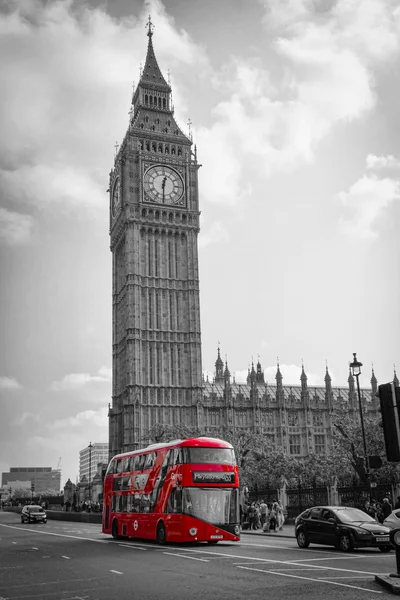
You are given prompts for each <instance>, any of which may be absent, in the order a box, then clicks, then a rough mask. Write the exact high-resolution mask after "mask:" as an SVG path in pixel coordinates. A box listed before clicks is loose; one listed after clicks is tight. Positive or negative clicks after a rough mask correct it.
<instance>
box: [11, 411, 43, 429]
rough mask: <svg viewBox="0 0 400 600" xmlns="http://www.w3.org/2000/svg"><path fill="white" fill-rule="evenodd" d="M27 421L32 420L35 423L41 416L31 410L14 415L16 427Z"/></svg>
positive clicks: (39, 420) (38, 421)
mask: <svg viewBox="0 0 400 600" xmlns="http://www.w3.org/2000/svg"><path fill="white" fill-rule="evenodd" d="M29 421H33V422H35V423H40V422H41V416H40V415H39V414H38V413H35V414H33V413H31V412H28V411H24V412H23V413H22V414H21V415H19V416H18V417H16V419H15V421H14V424H15V425H17V426H18V427H21V426H22V425H24V424H25V423H28V422H29Z"/></svg>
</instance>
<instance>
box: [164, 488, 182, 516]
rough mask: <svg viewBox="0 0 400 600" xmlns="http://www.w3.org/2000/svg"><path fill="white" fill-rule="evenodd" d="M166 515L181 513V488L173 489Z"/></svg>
mask: <svg viewBox="0 0 400 600" xmlns="http://www.w3.org/2000/svg"><path fill="white" fill-rule="evenodd" d="M166 512H167V513H178V514H180V513H181V512H182V488H173V489H172V490H171V494H170V496H169V498H168V502H167V507H166Z"/></svg>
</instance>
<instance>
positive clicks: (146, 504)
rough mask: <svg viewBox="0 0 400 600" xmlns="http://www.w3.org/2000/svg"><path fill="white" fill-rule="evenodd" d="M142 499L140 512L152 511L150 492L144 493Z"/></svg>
mask: <svg viewBox="0 0 400 600" xmlns="http://www.w3.org/2000/svg"><path fill="white" fill-rule="evenodd" d="M141 497H142V501H141V503H140V512H141V513H148V512H150V494H142V495H141Z"/></svg>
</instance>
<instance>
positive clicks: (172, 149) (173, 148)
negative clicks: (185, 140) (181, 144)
mask: <svg viewBox="0 0 400 600" xmlns="http://www.w3.org/2000/svg"><path fill="white" fill-rule="evenodd" d="M171 154H176V150H175V146H172V148H171Z"/></svg>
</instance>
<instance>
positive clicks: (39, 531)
mask: <svg viewBox="0 0 400 600" xmlns="http://www.w3.org/2000/svg"><path fill="white" fill-rule="evenodd" d="M0 527H8V528H9V529H17V530H18V531H32V532H33V533H40V534H41V535H55V536H56V537H64V538H70V539H72V540H84V541H86V542H97V543H98V544H110V543H113V540H110V539H108V538H107V539H104V540H95V539H93V538H85V537H80V536H79V535H65V534H64V533H54V532H53V531H42V530H39V529H27V528H25V527H24V528H22V527H16V526H15V525H5V524H4V523H0ZM16 543H17V542H13V544H16Z"/></svg>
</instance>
